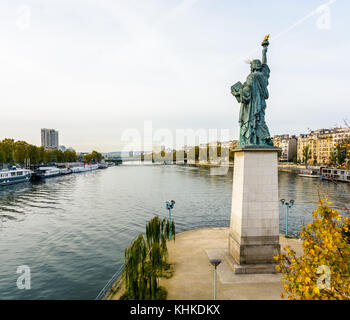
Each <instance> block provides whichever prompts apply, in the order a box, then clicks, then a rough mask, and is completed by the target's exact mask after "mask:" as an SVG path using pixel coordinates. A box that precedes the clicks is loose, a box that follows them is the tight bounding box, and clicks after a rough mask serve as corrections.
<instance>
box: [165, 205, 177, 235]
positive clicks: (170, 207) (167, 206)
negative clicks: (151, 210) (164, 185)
mask: <svg viewBox="0 0 350 320" xmlns="http://www.w3.org/2000/svg"><path fill="white" fill-rule="evenodd" d="M174 205H175V201H174V200H171V201H166V202H165V207H166V209H167V210H169V240H171V209H173V208H174Z"/></svg>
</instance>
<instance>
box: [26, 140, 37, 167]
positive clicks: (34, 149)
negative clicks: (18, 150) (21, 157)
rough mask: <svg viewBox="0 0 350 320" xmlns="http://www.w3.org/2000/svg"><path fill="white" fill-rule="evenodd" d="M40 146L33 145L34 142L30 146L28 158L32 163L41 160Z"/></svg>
mask: <svg viewBox="0 0 350 320" xmlns="http://www.w3.org/2000/svg"><path fill="white" fill-rule="evenodd" d="M39 150H40V148H38V147H37V146H33V145H32V144H31V145H29V146H28V158H29V159H30V163H31V164H37V163H39V161H40V154H39Z"/></svg>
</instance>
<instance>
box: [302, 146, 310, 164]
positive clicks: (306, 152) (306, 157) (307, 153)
mask: <svg viewBox="0 0 350 320" xmlns="http://www.w3.org/2000/svg"><path fill="white" fill-rule="evenodd" d="M310 158H311V150H310V147H309V146H308V145H307V146H305V147H304V148H303V163H304V164H305V167H306V168H307V164H308V162H309V159H310Z"/></svg>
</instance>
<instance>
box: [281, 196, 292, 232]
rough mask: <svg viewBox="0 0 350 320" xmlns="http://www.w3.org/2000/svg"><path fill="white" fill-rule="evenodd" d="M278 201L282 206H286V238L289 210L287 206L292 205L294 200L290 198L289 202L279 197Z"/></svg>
mask: <svg viewBox="0 0 350 320" xmlns="http://www.w3.org/2000/svg"><path fill="white" fill-rule="evenodd" d="M280 201H281V203H282V207H283V206H286V238H287V237H288V213H289V212H288V210H289V208H291V207H293V205H294V200H293V199H291V200H289V202H286V200H285V199H281V200H280Z"/></svg>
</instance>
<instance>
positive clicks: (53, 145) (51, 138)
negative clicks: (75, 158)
mask: <svg viewBox="0 0 350 320" xmlns="http://www.w3.org/2000/svg"><path fill="white" fill-rule="evenodd" d="M41 146H42V147H44V148H45V149H57V148H58V131H56V130H54V129H45V128H44V129H41Z"/></svg>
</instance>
